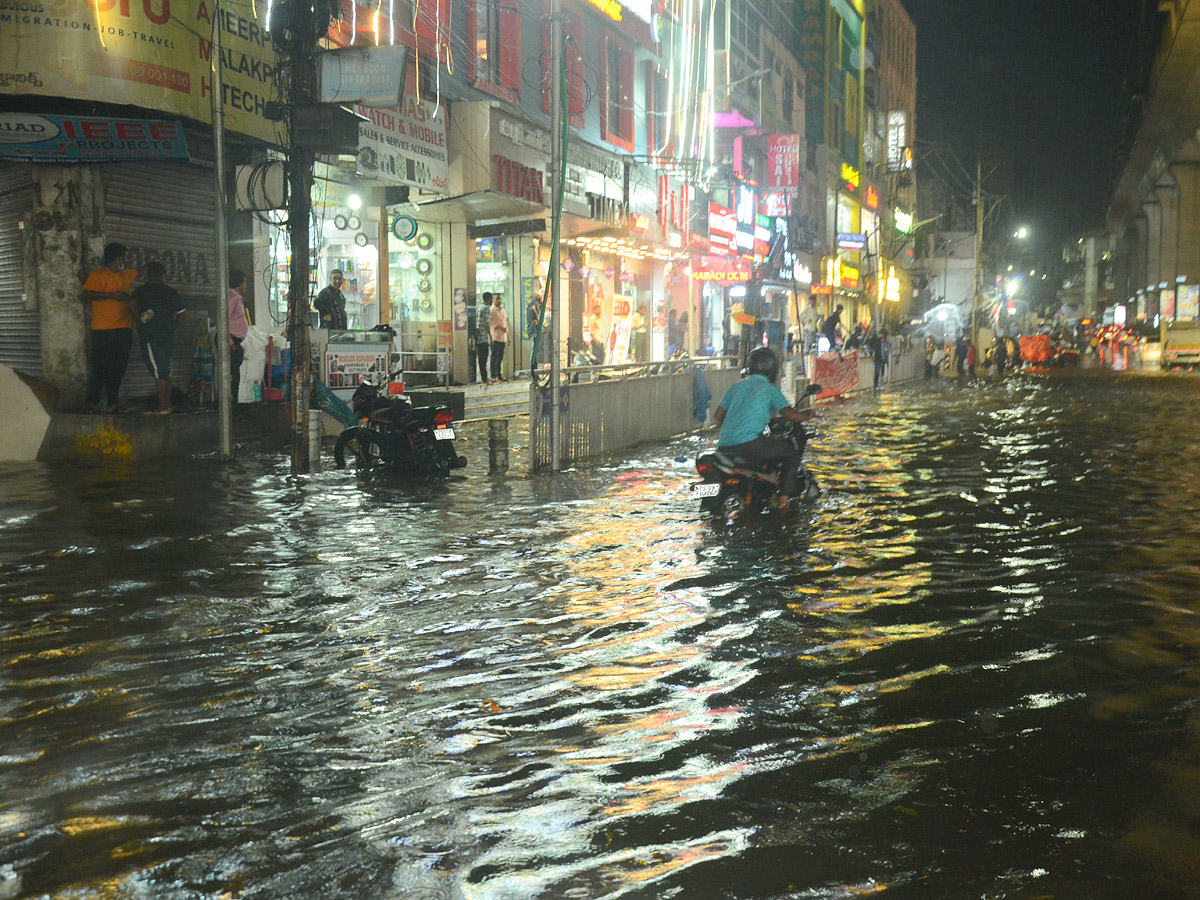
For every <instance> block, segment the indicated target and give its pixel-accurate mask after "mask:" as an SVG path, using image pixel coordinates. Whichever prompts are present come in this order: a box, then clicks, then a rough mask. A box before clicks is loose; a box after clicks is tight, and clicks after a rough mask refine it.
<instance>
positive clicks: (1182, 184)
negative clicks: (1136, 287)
mask: <svg viewBox="0 0 1200 900" xmlns="http://www.w3.org/2000/svg"><path fill="white" fill-rule="evenodd" d="M1171 174H1172V175H1173V176H1174V177H1175V184H1176V185H1177V186H1178V189H1179V244H1178V262H1177V268H1176V272H1175V274H1176V275H1182V276H1183V277H1184V278H1185V279H1186V280H1187V281H1188V282H1189V283H1191V284H1196V283H1197V281H1200V164H1197V163H1194V162H1188V163H1175V164H1172V165H1171Z"/></svg>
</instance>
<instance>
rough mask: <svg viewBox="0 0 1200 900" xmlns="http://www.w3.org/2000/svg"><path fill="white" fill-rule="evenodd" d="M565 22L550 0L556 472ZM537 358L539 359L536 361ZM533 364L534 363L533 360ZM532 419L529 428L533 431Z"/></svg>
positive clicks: (553, 457) (558, 450) (550, 286)
mask: <svg viewBox="0 0 1200 900" xmlns="http://www.w3.org/2000/svg"><path fill="white" fill-rule="evenodd" d="M562 66H563V24H562V0H551V3H550V72H551V75H550V131H551V137H550V170H551V175H550V213H551V215H552V216H553V220H554V227H553V228H551V230H550V233H551V235H553V239H552V241H551V245H550V261H549V263H548V264H547V267H546V281H547V284H546V290H547V292H548V295H549V297H548V302H547V305H548V306H549V308H550V309H552V310H553V311H554V312H553V314H552V315H551V317H550V331H551V335H550V471H551V472H557V471H558V467H559V461H560V459H561V457H562V438H561V436H560V435H559V429H560V426H561V411H560V409H559V403H558V391H559V384H558V383H559V380H560V378H561V377H562V371H561V366H562V363H561V361H560V359H559V347H558V331H559V330H560V329H561V328H562V324H561V323H562V320H563V319H564V318H565V317H564V316H563V314H562V313H563V306H562V303H561V302H560V298H559V294H560V293H561V283H560V278H559V265H558V235H559V227H560V226H559V223H560V222H561V221H562V192H561V187H562V173H563V166H564V165H565V160H564V159H563V157H564V155H565V150H566V148H565V147H564V146H563V120H564V119H565V118H566V111H565V110H564V109H563V102H562V99H563V98H562V94H563V71H562ZM535 362H536V361H535ZM530 368H531V369H532V368H534V363H533V362H531V363H530ZM532 428H533V425H532V423H531V425H530V429H531V431H532Z"/></svg>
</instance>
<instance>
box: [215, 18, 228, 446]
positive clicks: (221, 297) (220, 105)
mask: <svg viewBox="0 0 1200 900" xmlns="http://www.w3.org/2000/svg"><path fill="white" fill-rule="evenodd" d="M224 30H225V28H224V25H223V23H222V22H221V3H220V0H217V2H215V3H214V4H213V35H212V57H213V64H212V65H213V81H212V129H213V157H214V165H213V192H214V193H215V194H216V197H215V201H216V211H217V229H216V243H217V247H216V250H217V353H216V366H217V371H216V378H215V379H214V382H215V384H216V391H217V437H218V439H219V442H220V456H221V459H229V457H231V456H232V455H233V396H232V390H233V383H232V379H231V373H230V371H229V361H230V352H229V351H230V348H229V224H228V223H227V222H226V221H225V77H224V72H223V71H222V69H223V68H224V65H225V60H224V56H223V54H222V51H221V32H222V31H224Z"/></svg>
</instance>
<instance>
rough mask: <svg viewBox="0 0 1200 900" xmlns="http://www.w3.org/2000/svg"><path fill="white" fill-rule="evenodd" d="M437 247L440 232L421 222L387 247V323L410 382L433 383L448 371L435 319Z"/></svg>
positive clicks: (437, 306)
mask: <svg viewBox="0 0 1200 900" xmlns="http://www.w3.org/2000/svg"><path fill="white" fill-rule="evenodd" d="M441 246H442V238H441V234H440V232H439V231H438V230H437V229H436V228H433V227H430V226H428V225H425V224H419V225H418V227H417V233H416V234H415V235H413V237H412V238H410V239H408V240H393V241H392V242H391V243H390V244H389V246H388V287H389V291H390V296H391V302H392V327H393V328H394V329H395V330H396V335H397V337H396V343H397V345H398V350H399V352H400V354H401V365H402V367H403V370H404V372H405V373H406V375H405V380H406V381H409V382H411V383H414V384H420V383H435V382H437V381H439V380H443V379H444V378H445V377H447V375H448V373H449V368H448V367H449V352H450V346H449V337H448V335H444V334H442V333H441V332H440V331H439V321H438V319H439V315H440V312H441V309H440V303H439V299H440V297H441V290H442V288H441V266H439V265H438V261H439V259H440V255H441ZM410 373H429V375H428V377H424V376H421V375H419V374H418V375H417V376H415V377H414V376H413V375H411V374H410Z"/></svg>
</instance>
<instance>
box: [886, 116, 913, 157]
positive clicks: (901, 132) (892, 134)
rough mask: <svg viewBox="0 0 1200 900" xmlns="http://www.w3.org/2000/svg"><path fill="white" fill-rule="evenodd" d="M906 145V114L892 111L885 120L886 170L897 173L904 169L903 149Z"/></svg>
mask: <svg viewBox="0 0 1200 900" xmlns="http://www.w3.org/2000/svg"><path fill="white" fill-rule="evenodd" d="M907 143H908V114H907V113H906V112H905V111H904V110H902V109H893V110H892V111H891V112H889V113H888V119H887V170H888V171H889V172H899V171H900V170H901V169H903V168H904V159H905V157H904V147H905V145H906V144H907Z"/></svg>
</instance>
